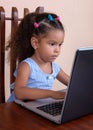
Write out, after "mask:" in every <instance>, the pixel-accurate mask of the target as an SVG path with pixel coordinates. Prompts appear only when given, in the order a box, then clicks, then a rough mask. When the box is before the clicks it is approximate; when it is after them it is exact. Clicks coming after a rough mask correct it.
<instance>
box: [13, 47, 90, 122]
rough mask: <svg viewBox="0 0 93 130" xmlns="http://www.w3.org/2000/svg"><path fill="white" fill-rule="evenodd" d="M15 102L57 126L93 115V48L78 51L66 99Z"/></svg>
mask: <svg viewBox="0 0 93 130" xmlns="http://www.w3.org/2000/svg"><path fill="white" fill-rule="evenodd" d="M15 102H16V103H17V104H20V105H21V106H23V107H24V108H27V109H29V110H31V111H33V112H35V113H37V114H38V115H41V116H42V117H44V118H47V119H48V120H51V121H53V122H55V123H57V124H62V123H65V122H68V121H71V120H74V119H77V118H80V117H82V116H86V115H88V114H91V113H93V47H86V48H79V49H78V50H77V51H76V53H75V57H74V60H73V66H72V71H71V76H70V81H69V85H68V87H67V90H66V96H65V99H63V100H54V99H50V98H47V99H41V100H36V101H22V100H17V99H16V100H15Z"/></svg>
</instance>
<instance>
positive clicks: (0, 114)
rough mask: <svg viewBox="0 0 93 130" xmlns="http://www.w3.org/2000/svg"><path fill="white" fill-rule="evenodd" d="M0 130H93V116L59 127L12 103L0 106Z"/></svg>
mask: <svg viewBox="0 0 93 130" xmlns="http://www.w3.org/2000/svg"><path fill="white" fill-rule="evenodd" d="M0 130H93V114H92V115H88V116H85V117H82V118H80V119H77V120H73V121H70V122H68V123H65V124H62V125H57V124H54V123H53V122H51V121H48V120H47V119H44V118H43V117H40V116H38V115H36V114H35V113H33V112H31V111H29V110H27V109H25V108H23V107H21V106H19V105H17V104H15V103H14V102H12V103H3V104H0Z"/></svg>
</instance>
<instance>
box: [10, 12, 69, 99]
mask: <svg viewBox="0 0 93 130" xmlns="http://www.w3.org/2000/svg"><path fill="white" fill-rule="evenodd" d="M64 35H65V34H64V27H63V25H62V23H61V22H60V19H59V17H58V16H57V15H56V14H53V13H41V14H36V13H34V12H33V13H29V14H28V15H26V16H25V17H24V19H23V20H22V21H21V23H20V24H19V27H18V29H17V31H16V33H15V35H14V37H13V38H12V39H10V41H9V45H8V47H10V48H11V49H12V50H13V52H14V57H15V58H17V60H18V63H19V64H18V67H17V69H16V70H15V72H14V76H15V82H14V83H13V84H12V89H13V92H12V94H11V95H10V97H9V99H8V101H14V100H15V98H18V99H21V100H36V99H41V98H48V97H50V98H54V99H61V98H64V94H65V93H64V92H58V91H53V90H51V88H52V85H53V81H54V79H55V78H57V79H58V80H59V81H60V82H62V83H63V84H65V85H67V84H68V81H69V76H68V75H67V74H66V73H65V72H64V71H63V70H62V69H61V68H60V67H59V65H58V64H56V63H55V62H54V61H55V59H56V58H57V57H58V56H59V54H60V51H61V46H62V44H63V42H64Z"/></svg>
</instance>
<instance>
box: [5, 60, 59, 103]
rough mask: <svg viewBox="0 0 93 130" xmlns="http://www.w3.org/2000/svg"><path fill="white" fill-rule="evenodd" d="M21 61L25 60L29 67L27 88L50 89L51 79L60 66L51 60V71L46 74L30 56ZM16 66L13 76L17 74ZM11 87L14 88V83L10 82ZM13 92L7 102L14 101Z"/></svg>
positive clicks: (56, 73) (54, 76)
mask: <svg viewBox="0 0 93 130" xmlns="http://www.w3.org/2000/svg"><path fill="white" fill-rule="evenodd" d="M22 62H26V63H27V64H28V65H29V67H30V71H31V72H30V75H29V78H28V82H27V87H29V88H40V89H48V90H50V89H51V88H52V86H53V81H54V79H55V78H56V76H57V75H58V73H59V71H60V67H59V65H58V64H56V63H55V62H52V73H51V74H47V73H45V72H43V71H42V70H41V68H40V67H39V66H38V64H37V63H36V62H35V61H34V60H33V59H31V58H27V59H25V60H24V61H22ZM17 71H18V68H17V69H16V70H15V72H14V76H15V77H16V76H17ZM10 87H11V89H14V83H12V84H11V86H10ZM15 99H16V98H15V95H14V92H12V93H11V95H10V97H9V99H8V100H7V102H10V101H14V100H15Z"/></svg>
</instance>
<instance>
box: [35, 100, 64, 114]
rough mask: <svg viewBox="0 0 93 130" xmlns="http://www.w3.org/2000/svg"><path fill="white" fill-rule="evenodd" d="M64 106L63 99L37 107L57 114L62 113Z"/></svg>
mask: <svg viewBox="0 0 93 130" xmlns="http://www.w3.org/2000/svg"><path fill="white" fill-rule="evenodd" d="M62 106H63V101H59V102H55V103H51V104H47V105H44V106H39V107H37V108H38V109H39V110H42V111H44V112H46V113H48V114H50V115H53V116H57V115H60V114H61V111H62Z"/></svg>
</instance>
